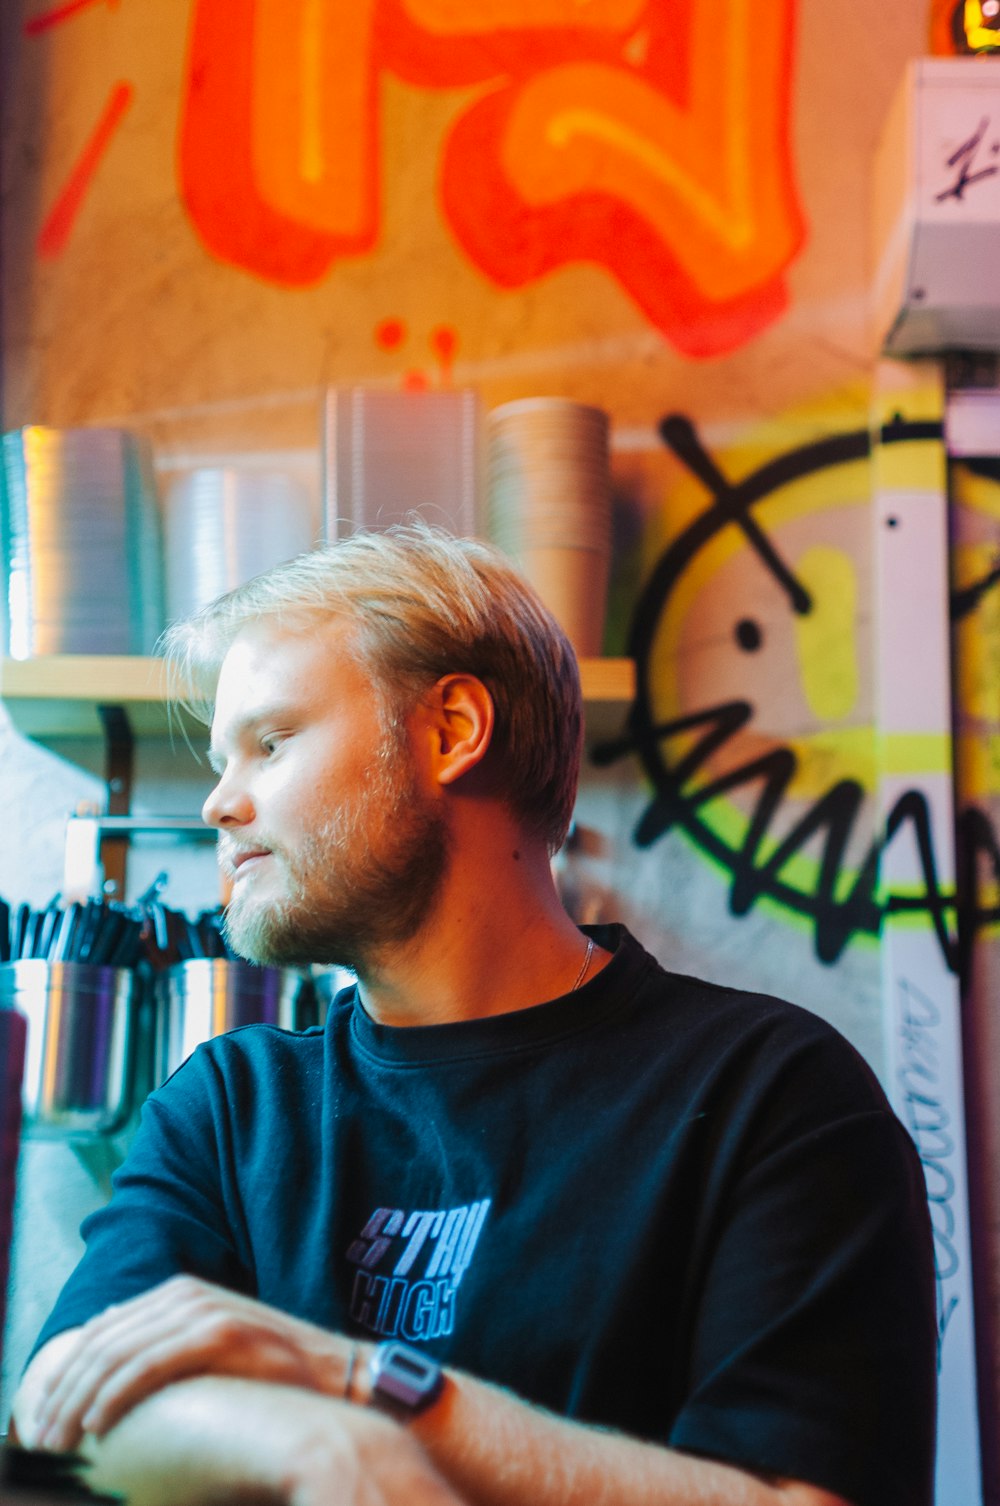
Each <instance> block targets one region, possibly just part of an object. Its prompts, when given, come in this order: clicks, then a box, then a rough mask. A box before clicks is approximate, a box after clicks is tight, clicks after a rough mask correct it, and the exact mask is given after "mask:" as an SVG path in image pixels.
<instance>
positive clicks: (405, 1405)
mask: <svg viewBox="0 0 1000 1506" xmlns="http://www.w3.org/2000/svg"><path fill="white" fill-rule="evenodd" d="M368 1379H369V1382H370V1383H371V1388H372V1390H371V1399H372V1405H373V1406H376V1407H381V1408H382V1409H383V1410H384V1411H386V1412H389V1413H390V1414H391V1415H392V1416H393V1417H395V1418H397V1419H398V1420H399V1421H400V1422H406V1421H408V1420H409V1419H410V1418H411V1417H417V1416H418V1415H419V1414H420V1413H421V1412H426V1410H427V1408H428V1407H430V1406H433V1404H434V1403H435V1402H436V1401H437V1399H438V1397H439V1396H440V1395H441V1392H442V1391H443V1390H444V1371H443V1370H442V1369H441V1366H440V1365H438V1364H436V1363H435V1361H434V1360H430V1359H428V1358H427V1356H426V1355H425V1354H421V1353H420V1351H419V1349H411V1348H410V1347H409V1345H408V1344H399V1343H396V1341H395V1340H390V1341H389V1343H387V1344H380V1345H379V1346H378V1348H377V1349H376V1350H375V1353H374V1354H373V1355H372V1357H371V1359H370V1361H369V1363H368Z"/></svg>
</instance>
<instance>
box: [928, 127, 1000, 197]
mask: <svg viewBox="0 0 1000 1506" xmlns="http://www.w3.org/2000/svg"><path fill="white" fill-rule="evenodd" d="M989 124H990V118H989V116H988V115H987V116H985V117H984V119H982V120H981V121H980V122H979V125H978V126H977V128H976V130H975V131H974V132H973V134H972V135H971V136H970V137H969V139H968V141H963V142H962V144H961V146H959V147H956V149H955V150H954V151H953V152H952V154H951V156H950V157H948V158H946V160H945V164H944V165H945V167H948V168H953V167H957V168H958V175H957V177H956V178H955V181H954V182H953V183H951V184H949V186H948V187H947V188H943V189H942V190H941V192H940V193H939V194H935V195H934V199H935V202H936V203H938V204H942V203H944V201H945V199H959V200H962V199H964V198H965V190H966V189H967V188H969V187H970V186H971V185H972V184H973V183H979V182H980V181H981V180H982V179H983V178H992V177H993V174H994V173H995V172H996V171H997V164H996V163H995V162H991V163H990V164H989V166H988V167H981V168H979V170H978V171H977V172H973V171H972V169H973V166H974V164H975V161H976V153H977V152H978V151H979V148H980V147H981V146H982V144H983V138H984V136H985V135H986V132H987V130H988V129H989ZM995 150H996V146H995V145H994V151H995Z"/></svg>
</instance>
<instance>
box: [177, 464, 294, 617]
mask: <svg viewBox="0 0 1000 1506" xmlns="http://www.w3.org/2000/svg"><path fill="white" fill-rule="evenodd" d="M316 532H317V527H316V520H315V519H314V518H313V514H312V506H311V503H310V499H309V496H308V493H307V492H306V489H305V487H304V486H302V485H301V484H300V482H298V481H297V480H296V479H295V477H294V476H290V475H287V474H286V473H285V472H284V471H268V470H255V469H251V468H250V467H246V468H240V467H236V466H206V467H204V468H199V469H197V470H193V471H189V472H188V473H187V474H186V475H184V476H179V477H177V478H176V479H175V480H174V481H173V482H172V483H171V484H170V486H169V487H168V488H167V493H166V497H165V499H164V508H163V534H164V581H165V588H166V604H167V617H168V619H169V620H173V619H174V618H177V617H187V616H188V614H189V613H191V612H195V611H197V609H198V608H199V607H201V606H204V605H205V603H206V602H209V601H212V600H213V598H214V597H216V596H221V595H222V593H223V592H224V591H231V590H232V589H233V587H234V586H239V585H242V583H243V582H244V581H246V580H249V579H250V577H251V576H252V575H258V574H260V572H261V571H262V570H268V569H270V568H271V566H272V565H280V564H281V563H282V562H283V561H284V560H289V559H292V558H293V557H294V556H295V555H298V554H305V553H306V551H307V550H309V549H311V548H312V546H313V544H314V543H315V542H316Z"/></svg>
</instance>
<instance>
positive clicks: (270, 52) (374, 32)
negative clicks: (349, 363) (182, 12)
mask: <svg viewBox="0 0 1000 1506" xmlns="http://www.w3.org/2000/svg"><path fill="white" fill-rule="evenodd" d="M470 12H474V14H470ZM668 12H669V13H668ZM794 19H795V0H773V3H772V4H770V5H767V6H760V5H755V4H754V3H753V0H675V3H674V4H673V5H671V6H669V7H668V6H665V5H663V4H662V3H657V0H585V3H582V0H482V3H480V4H478V5H476V6H475V7H472V6H469V5H468V4H467V3H466V0H255V4H253V5H249V6H248V5H245V4H243V3H241V0H196V4H195V7H194V20H193V27H192V36H191V45H190V54H189V62H188V75H187V76H188V83H187V91H186V99H185V103H184V113H183V119H182V127H181V152H180V164H181V185H182V194H183V197H184V200H185V202H186V204H187V207H188V209H189V212H190V214H191V216H192V218H193V220H194V223H195V225H196V227H197V229H198V231H199V233H200V234H201V236H202V238H203V240H204V242H205V244H206V245H207V246H208V247H209V249H210V250H211V251H212V252H213V253H214V254H215V255H216V256H218V257H220V258H221V259H223V260H226V261H229V262H232V263H235V264H236V265H238V266H241V267H244V268H245V269H246V270H248V271H251V272H253V273H256V274H257V275H258V276H261V277H264V278H267V279H269V280H271V281H274V282H277V283H280V284H284V285H286V286H291V287H296V286H303V285H306V284H308V283H311V282H315V281H316V280H317V279H318V278H320V277H321V276H322V275H323V274H324V273H325V272H326V271H327V270H328V269H329V268H330V267H331V266H332V265H333V263H334V262H335V261H336V260H337V259H338V258H340V257H343V256H347V255H358V254H362V253H364V252H365V251H368V250H370V249H372V248H373V247H374V246H375V245H376V243H377V240H378V233H379V217H378V199H379V171H380V163H379V149H378V132H379V108H378V95H377V86H378V80H379V77H380V76H381V75H382V74H384V73H391V74H393V75H395V76H396V77H398V78H401V79H404V80H406V81H408V82H410V83H414V84H417V85H419V86H422V87H425V88H434V89H439V88H455V87H458V86H468V85H472V84H475V85H478V86H479V90H478V93H477V97H476V99H475V102H474V103H472V104H471V105H469V106H466V107H465V108H463V109H462V110H461V111H460V113H459V115H458V117H457V119H456V120H455V121H454V122H453V124H452V126H451V129H450V131H449V132H448V134H447V137H446V140H445V143H444V147H443V160H442V166H441V173H440V197H441V204H442V208H443V211H444V214H445V217H446V219H447V221H448V223H449V225H450V227H451V229H452V231H453V232H454V234H455V236H456V237H457V239H458V241H459V242H460V244H461V245H462V246H463V248H464V250H465V252H466V254H467V255H468V256H469V257H470V258H471V260H472V261H473V262H474V264H475V265H476V266H477V267H478V268H479V269H480V270H481V271H483V272H485V273H486V274H487V275H488V276H489V277H491V278H492V279H493V281H494V282H496V283H497V284H498V285H500V286H502V287H518V286H522V285H523V284H525V283H527V282H530V281H533V280H535V279H537V278H539V277H541V276H543V275H544V274H545V273H547V272H550V271H552V270H554V269H555V268H557V267H559V266H562V265H565V264H566V263H568V262H572V261H589V262H594V263H597V264H599V265H602V266H604V267H605V268H606V269H607V270H608V271H610V272H611V273H612V275H613V276H614V277H615V278H617V280H618V282H619V283H620V284H621V286H622V287H623V288H624V289H625V291H626V292H627V293H628V294H629V295H630V296H631V297H632V298H633V299H634V300H635V302H636V303H637V304H638V305H639V307H640V308H641V309H642V310H643V312H644V313H645V315H646V316H647V317H648V318H649V319H650V321H651V322H652V323H653V324H654V325H655V326H657V327H658V328H659V329H660V330H662V331H663V333H664V334H665V335H667V336H668V338H670V339H671V340H672V341H673V342H674V343H675V344H676V345H677V346H678V347H679V348H680V349H681V350H683V351H685V352H686V353H688V354H692V355H712V354H716V353H719V352H721V351H725V350H730V349H732V348H734V347H735V346H736V345H739V344H741V343H742V342H743V341H745V340H746V339H748V338H749V337H750V336H751V335H752V334H754V333H756V332H757V331H759V330H760V329H761V328H762V327H763V326H764V325H766V324H767V323H768V322H769V321H770V320H771V319H773V318H774V317H775V316H776V314H777V313H778V312H779V311H780V310H781V308H782V307H783V306H784V301H785V295H784V289H783V283H782V274H783V272H784V270H785V269H786V268H787V266H788V264H789V262H790V261H791V259H792V258H793V256H794V255H795V254H796V252H797V250H798V249H799V247H800V245H801V243H802V239H803V234H804V231H803V224H802V219H801V215H800V212H799V209H798V205H797V201H796V196H795V191H794V183H793V176H792V165H791V154H790V149H789V140H788V136H789V131H788V114H789V94H790V74H791V45H792V35H793V29H794V27H793V23H794Z"/></svg>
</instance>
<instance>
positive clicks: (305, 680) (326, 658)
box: [213, 619, 370, 725]
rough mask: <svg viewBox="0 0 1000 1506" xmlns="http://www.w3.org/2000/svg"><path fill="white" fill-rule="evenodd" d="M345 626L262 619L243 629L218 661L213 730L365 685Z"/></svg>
mask: <svg viewBox="0 0 1000 1506" xmlns="http://www.w3.org/2000/svg"><path fill="white" fill-rule="evenodd" d="M355 648H356V645H355V642H354V638H353V634H352V632H351V630H350V625H349V624H345V623H344V622H343V621H341V620H340V619H330V620H327V621H322V622H313V623H307V624H294V625H292V624H288V623H284V622H277V621H271V620H268V619H265V620H263V621H261V622H254V623H250V624H248V625H247V626H246V627H244V628H242V629H241V630H240V632H239V633H237V635H236V637H235V638H234V639H233V641H232V643H231V644H230V646H229V649H228V650H227V652H226V655H225V658H224V659H223V661H222V666H221V669H220V671H219V679H218V684H217V686H216V696H215V715H214V716H213V725H214V723H215V721H216V720H217V719H218V718H219V717H220V715H221V716H223V717H224V718H225V719H226V720H230V719H234V718H237V717H238V718H239V719H240V720H241V721H243V720H247V719H250V718H256V717H257V716H259V715H261V714H263V713H265V712H267V711H269V710H271V709H272V708H277V707H278V706H279V705H283V706H285V707H287V708H288V709H292V708H293V707H294V706H296V705H307V704H310V703H312V702H314V701H317V700H329V699H331V698H334V697H336V696H338V695H339V694H351V695H356V694H357V692H358V689H359V685H360V684H362V683H364V684H367V683H368V682H369V680H370V677H369V676H366V675H364V673H363V671H362V670H361V669H360V666H359V664H358V660H357V655H356V652H355Z"/></svg>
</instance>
